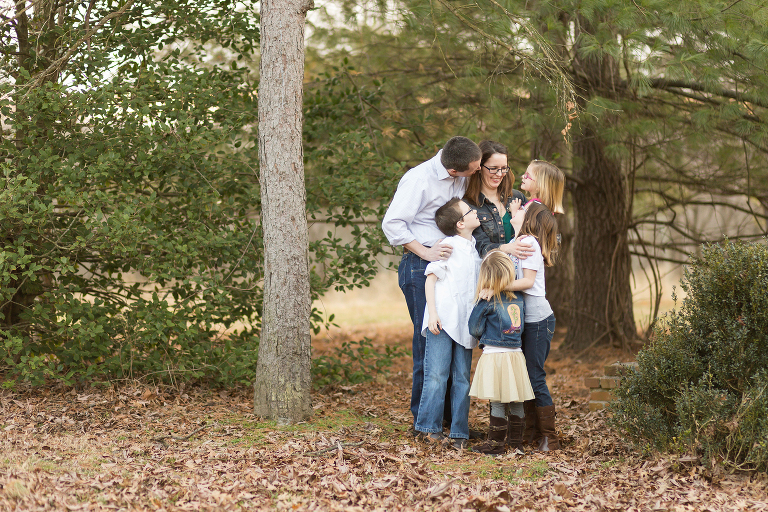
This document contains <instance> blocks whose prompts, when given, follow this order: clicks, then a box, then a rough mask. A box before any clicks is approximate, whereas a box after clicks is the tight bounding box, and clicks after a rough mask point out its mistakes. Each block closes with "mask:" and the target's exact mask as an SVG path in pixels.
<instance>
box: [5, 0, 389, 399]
mask: <svg viewBox="0 0 768 512" xmlns="http://www.w3.org/2000/svg"><path fill="white" fill-rule="evenodd" d="M54 5H55V8H54ZM21 8H25V9H27V10H26V11H23V12H22V11H21ZM116 9H121V10H120V11H117V10H116ZM15 14H16V16H17V19H18V23H6V22H4V23H3V25H2V29H1V30H0V67H1V69H2V74H3V79H2V80H0V98H1V99H0V112H1V113H2V120H3V132H2V139H1V140H0V161H2V168H1V169H0V171H2V172H1V174H0V221H1V222H2V238H1V239H0V243H1V244H2V245H1V246H0V354H1V355H2V357H1V358H0V361H1V362H0V371H1V372H3V373H4V378H5V383H4V384H5V385H6V386H10V385H13V384H14V382H16V381H18V380H19V379H21V380H25V381H28V382H31V383H33V384H41V383H43V382H44V380H45V379H46V378H52V379H59V380H62V381H64V382H66V383H76V382H80V381H84V380H89V381H99V380H101V379H122V378H136V377H148V378H158V379H167V380H177V379H185V380H188V379H198V380H199V379H204V380H207V381H210V382H218V383H234V382H240V383H248V382H249V381H250V380H251V379H252V375H253V372H254V370H255V363H256V357H257V351H258V335H259V328H260V311H261V300H262V288H261V282H260V278H261V268H262V265H263V256H262V254H263V253H262V236H261V228H260V222H259V212H260V194H259V188H258V158H257V155H256V144H255V126H256V120H257V113H256V103H257V102H256V95H255V94H254V91H255V90H256V89H257V87H258V76H257V74H256V72H255V71H254V70H255V69H256V68H257V65H256V63H257V59H258V53H257V52H258V36H259V33H258V32H259V31H258V21H259V19H258V10H257V7H256V6H255V5H254V4H252V3H245V4H236V5H233V4H230V3H229V2H219V1H218V0H189V1H183V2H181V3H179V2H159V3H158V2H146V1H136V2H128V3H124V4H116V3H114V2H112V1H110V0H104V1H97V2H92V3H91V6H90V7H89V6H88V5H87V4H85V5H83V4H81V3H75V2H71V3H68V2H63V3H62V2H58V3H55V4H54V3H52V2H46V1H44V2H40V3H36V4H35V5H26V4H24V3H20V4H19V11H17V13H15ZM113 14H115V16H113ZM102 21H103V23H101V22H102ZM86 36H88V37H86ZM349 72H350V71H349V69H347V68H344V69H336V70H333V69H329V70H328V72H327V73H325V74H324V75H322V76H319V77H318V78H317V79H316V80H315V81H314V82H313V83H312V84H310V85H309V86H308V89H309V90H308V94H307V109H306V123H305V127H306V137H305V138H306V141H307V142H306V146H305V156H306V158H307V170H308V171H307V175H308V180H307V187H308V193H307V194H308V214H309V217H310V220H311V221H321V222H328V223H329V224H328V226H329V228H328V229H329V233H328V237H327V238H326V239H324V240H319V241H317V242H314V243H313V245H312V247H311V251H312V255H311V257H312V261H313V262H316V265H315V267H316V268H314V269H313V270H315V272H314V273H313V279H312V285H313V297H315V298H316V297H317V296H318V295H319V294H321V293H323V292H324V291H325V290H327V289H328V288H329V287H331V286H336V287H338V288H348V287H352V286H363V285H365V284H367V282H368V280H369V278H370V277H371V276H372V275H373V273H374V271H373V270H372V267H373V266H374V265H375V255H376V254H378V252H380V251H381V250H382V247H383V244H382V239H381V234H380V233H378V232H377V231H375V230H371V229H368V228H367V226H368V225H367V224H365V223H364V222H362V221H363V220H364V219H367V218H376V217H378V216H380V215H381V208H382V207H383V206H382V205H381V204H380V203H379V202H374V203H370V202H369V198H370V197H377V195H378V196H380V195H383V194H384V193H385V192H384V191H385V190H386V191H387V193H388V190H389V189H390V188H391V182H392V180H393V179H396V174H397V172H396V170H395V171H393V169H396V166H394V165H393V163H392V162H388V163H385V162H384V160H383V158H382V157H381V156H379V155H377V154H376V153H375V151H374V150H373V148H372V144H371V142H370V141H371V136H372V132H371V131H370V130H368V129H366V130H365V131H361V130H360V127H361V126H362V125H361V122H359V121H357V120H356V118H357V117H358V116H359V115H360V108H361V105H362V103H361V102H363V101H364V102H365V103H366V104H370V105H375V103H376V102H377V101H378V100H377V94H379V93H378V92H377V88H376V87H371V88H369V89H368V90H366V89H361V88H357V87H355V86H354V85H351V84H349V83H345V82H344V79H345V78H344V77H345V76H347V75H348V74H349ZM369 169H375V170H374V171H373V172H370V171H369ZM363 171H365V172H363ZM348 226H354V229H353V230H352V235H351V237H350V236H348V235H344V236H342V233H340V232H339V233H337V229H338V228H341V229H345V228H346V227H348ZM328 321H329V320H328V319H326V318H323V317H322V315H320V313H319V312H317V311H313V322H314V325H315V328H318V327H319V326H320V325H322V324H323V323H327V322H328Z"/></svg>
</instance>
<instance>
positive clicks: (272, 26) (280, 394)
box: [254, 0, 313, 423]
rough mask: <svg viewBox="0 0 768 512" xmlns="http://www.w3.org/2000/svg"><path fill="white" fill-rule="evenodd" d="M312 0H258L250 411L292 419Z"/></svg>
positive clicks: (300, 390)
mask: <svg viewBox="0 0 768 512" xmlns="http://www.w3.org/2000/svg"><path fill="white" fill-rule="evenodd" d="M312 7H313V2H312V0H262V2H261V69H260V71H261V82H260V84H259V162H260V184H261V199H262V211H261V219H262V226H263V228H264V313H263V317H262V331H261V341H260V344H259V361H258V364H257V367H256V380H255V382H254V412H255V413H256V414H257V415H259V416H262V417H265V418H271V419H277V420H278V421H280V422H282V423H292V422H298V421H303V420H305V419H307V418H308V417H309V416H310V415H311V412H312V407H311V405H312V404H311V397H310V389H311V375H310V364H311V348H310V335H309V331H310V324H309V316H310V308H311V301H310V293H309V261H308V241H307V217H306V191H305V188H304V163H303V151H302V139H301V137H302V121H303V119H302V89H303V79H304V22H305V19H306V12H307V10H309V9H311V8H312Z"/></svg>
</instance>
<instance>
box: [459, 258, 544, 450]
mask: <svg viewBox="0 0 768 512" xmlns="http://www.w3.org/2000/svg"><path fill="white" fill-rule="evenodd" d="M514 281H515V265H514V263H513V262H512V260H511V259H510V257H509V256H508V255H507V254H505V253H503V252H502V251H498V250H496V251H491V252H489V253H488V254H487V256H486V257H485V259H484V260H483V262H482V264H481V266H480V275H479V277H478V282H477V294H476V296H475V299H476V304H475V307H474V309H473V310H472V314H471V315H470V317H469V332H470V334H471V335H472V336H473V337H474V338H476V339H478V340H479V342H480V347H481V348H482V349H483V354H482V355H481V356H480V360H479V361H478V363H477V368H476V369H475V376H474V378H473V380H472V386H471V388H470V390H469V395H470V396H474V397H476V398H480V399H483V400H490V401H491V418H490V426H489V427H488V436H487V438H486V441H485V443H483V444H481V445H479V446H476V447H475V448H474V450H475V451H478V452H480V453H484V454H487V455H500V454H502V453H504V451H505V450H506V445H510V446H511V447H512V448H513V449H518V448H522V443H523V430H524V428H525V421H524V413H523V402H524V401H525V400H531V399H533V398H534V393H533V389H532V387H531V382H530V380H529V379H528V371H527V370H526V364H525V356H524V355H523V352H522V349H521V344H522V339H521V334H522V332H523V318H524V317H525V303H524V300H523V297H522V295H521V294H515V293H514V292H511V291H508V290H509V288H511V287H512V285H513V283H514ZM481 290H490V291H491V292H492V293H493V296H492V297H491V298H490V299H488V300H485V299H479V298H478V295H479V293H480V291H481Z"/></svg>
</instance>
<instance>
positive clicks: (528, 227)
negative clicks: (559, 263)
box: [517, 201, 558, 267]
mask: <svg viewBox="0 0 768 512" xmlns="http://www.w3.org/2000/svg"><path fill="white" fill-rule="evenodd" d="M523 235H531V236H534V237H536V240H538V241H539V246H541V255H542V256H543V257H544V264H545V265H546V266H548V267H551V266H552V265H554V264H555V259H556V256H557V250H558V245H557V219H555V215H554V214H553V213H552V212H551V211H549V208H547V206H546V205H544V204H542V203H540V202H538V201H533V202H530V203H528V205H526V207H525V218H524V219H523V225H522V226H520V233H518V235H517V236H523Z"/></svg>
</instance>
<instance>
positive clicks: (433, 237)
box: [381, 137, 482, 424]
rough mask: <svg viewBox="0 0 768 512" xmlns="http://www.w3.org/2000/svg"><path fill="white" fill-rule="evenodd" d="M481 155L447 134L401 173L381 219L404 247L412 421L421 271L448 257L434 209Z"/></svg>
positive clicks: (419, 365)
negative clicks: (410, 337) (439, 144)
mask: <svg viewBox="0 0 768 512" xmlns="http://www.w3.org/2000/svg"><path fill="white" fill-rule="evenodd" d="M481 157H482V153H481V151H480V148H479V147H478V146H477V144H475V143H474V142H472V141H471V140H470V139H468V138H466V137H453V138H451V139H450V140H449V141H448V142H446V144H445V146H443V149H441V150H440V151H438V153H437V155H435V156H434V157H433V158H431V159H430V160H427V161H426V162H424V163H422V164H419V165H417V166H416V167H414V168H413V169H411V170H409V171H408V172H406V173H405V175H403V177H402V179H400V183H399V184H398V186H397V191H396V192H395V197H394V198H393V199H392V202H391V203H390V205H389V209H388V210H387V213H386V215H384V221H383V222H382V226H381V227H382V229H383V230H384V234H385V235H386V236H387V240H389V243H390V244H392V245H395V246H397V245H402V246H403V258H402V259H401V260H400V265H399V266H398V268H397V276H398V281H399V284H400V289H401V290H402V291H403V295H404V296H405V302H406V304H407V306H408V312H409V313H410V315H411V321H412V322H413V345H412V348H413V387H412V388H411V414H413V421H414V424H415V423H416V419H417V418H418V415H419V402H420V401H421V389H422V386H423V384H424V348H425V346H426V338H425V337H424V336H422V334H421V327H422V322H423V316H424V310H425V308H426V303H427V299H426V296H425V292H424V286H425V284H426V279H427V278H426V276H425V275H424V270H425V269H426V268H427V265H428V264H429V263H430V262H432V261H440V260H447V259H448V258H449V257H450V256H451V252H452V251H453V248H452V247H451V246H450V245H448V244H442V243H439V242H440V241H441V240H442V239H443V238H445V235H443V233H442V232H441V231H440V229H438V227H437V224H436V223H435V212H436V211H437V209H438V208H439V207H441V206H442V205H444V204H445V203H446V202H448V201H449V200H450V199H451V198H453V197H459V198H460V197H463V196H464V191H465V190H466V188H467V178H468V177H469V176H471V175H472V174H473V173H475V172H476V171H478V170H480V158H481ZM446 409H447V407H446Z"/></svg>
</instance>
